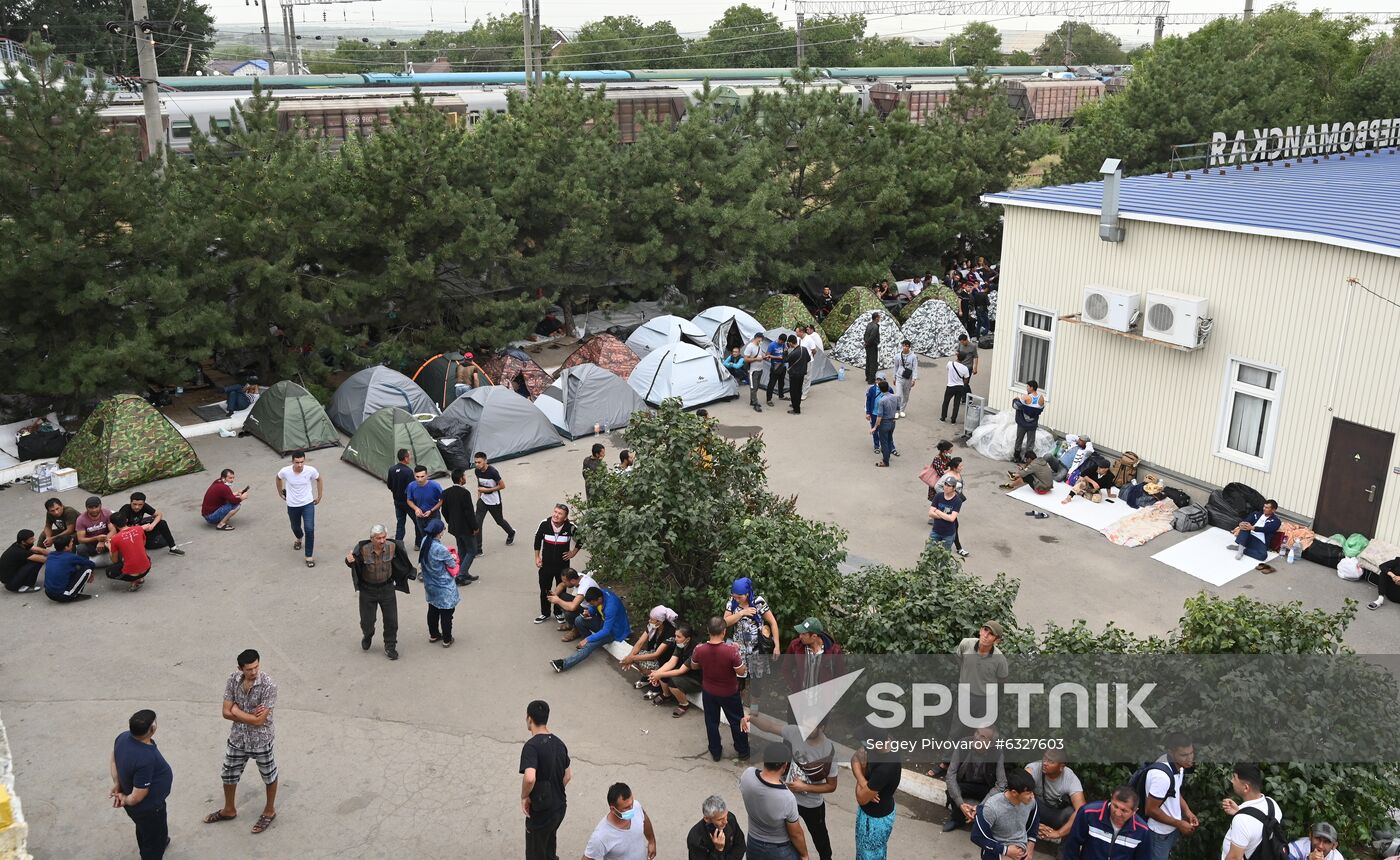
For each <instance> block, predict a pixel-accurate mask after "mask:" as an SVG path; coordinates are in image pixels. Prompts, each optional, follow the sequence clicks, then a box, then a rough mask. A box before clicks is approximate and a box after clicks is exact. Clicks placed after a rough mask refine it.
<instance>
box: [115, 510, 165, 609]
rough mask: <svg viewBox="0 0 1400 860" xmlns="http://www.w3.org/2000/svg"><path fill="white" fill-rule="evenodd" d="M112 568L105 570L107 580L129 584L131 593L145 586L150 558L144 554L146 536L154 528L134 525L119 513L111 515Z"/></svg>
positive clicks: (149, 568)
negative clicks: (114, 531)
mask: <svg viewBox="0 0 1400 860" xmlns="http://www.w3.org/2000/svg"><path fill="white" fill-rule="evenodd" d="M112 528H114V529H115V530H116V534H115V535H113V536H112V550H111V552H112V566H111V567H109V568H108V569H107V578H108V579H120V580H121V581H122V582H129V583H131V589H130V590H131V591H138V590H140V588H141V586H143V585H145V584H146V574H148V573H150V572H151V557H150V555H148V554H147V553H146V534H147V533H148V532H150V531H151V530H152V529H153V528H154V526H152V525H151V524H150V523H147V524H146V525H144V526H143V525H136V524H134V523H132V522H131V521H129V520H128V519H127V518H126V517H125V516H124V515H123V514H122V513H121V511H118V512H116V513H115V514H113V515H112Z"/></svg>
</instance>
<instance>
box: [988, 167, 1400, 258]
mask: <svg viewBox="0 0 1400 860" xmlns="http://www.w3.org/2000/svg"><path fill="white" fill-rule="evenodd" d="M982 199H983V201H985V202H987V203H999V204H1001V205H1004V206H1029V207H1034V208H1040V209H1056V210H1060V211H1064V212H1084V213H1089V214H1093V215H1098V214H1099V210H1100V207H1101V205H1102V203H1103V183H1102V182H1081V183H1077V184H1074V185H1057V186H1052V187H1049V188H1028V189H1024V190H1020V191H1004V192H1001V193H998V194H987V195H984V196H983V197H982ZM1119 212H1120V215H1121V217H1122V218H1124V219H1125V220H1129V221H1156V222H1160V223H1166V224H1180V225H1184V226H1190V227H1199V228H1202V229H1206V230H1227V231H1231V232H1239V233H1253V234H1256V235H1263V236H1282V237H1286V238H1293V239H1302V240H1304V241H1312V242H1322V243H1325V244H1328V245H1338V246H1341V247H1344V248H1356V249H1359V250H1365V251H1372V252H1375V253H1379V254H1387V255H1390V256H1400V150H1397V149H1394V148H1392V149H1386V150H1380V151H1370V152H1361V153H1353V154H1349V155H1346V156H1338V155H1333V156H1332V157H1330V158H1318V159H1317V163H1315V164H1314V163H1313V158H1312V157H1306V158H1304V159H1303V160H1302V162H1301V163H1298V162H1297V161H1291V162H1285V161H1275V162H1271V163H1260V164H1258V165H1253V164H1247V165H1244V167H1243V168H1241V169H1239V170H1237V169H1235V167H1233V166H1229V167H1217V168H1212V169H1210V170H1203V169H1202V168H1196V169H1194V170H1191V171H1189V172H1185V171H1177V172H1175V173H1172V174H1167V173H1158V174H1153V175H1151V176H1131V177H1126V178H1124V179H1123V181H1122V189H1121V194H1120V197H1119Z"/></svg>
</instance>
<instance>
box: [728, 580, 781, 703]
mask: <svg viewBox="0 0 1400 860" xmlns="http://www.w3.org/2000/svg"><path fill="white" fill-rule="evenodd" d="M724 624H725V626H726V627H729V628H731V629H730V633H729V641H730V642H732V643H733V644H734V646H735V647H737V648H738V649H739V655H740V656H741V657H743V658H744V665H746V666H748V667H749V677H750V678H762V677H765V676H766V675H767V674H768V656H769V655H770V654H771V655H772V656H774V657H777V656H778V620H777V619H776V618H774V617H773V611H772V610H771V609H769V608H768V601H766V600H764V599H763V598H762V597H761V596H760V595H758V594H757V593H756V592H755V591H754V587H753V580H752V579H749V578H748V577H747V576H745V577H743V578H741V579H736V580H734V587H733V588H731V589H730V596H729V602H728V603H727V604H725V607H724Z"/></svg>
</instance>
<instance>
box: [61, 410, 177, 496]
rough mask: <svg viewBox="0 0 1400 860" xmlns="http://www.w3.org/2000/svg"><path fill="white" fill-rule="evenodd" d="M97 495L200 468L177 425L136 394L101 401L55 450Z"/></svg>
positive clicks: (62, 461) (63, 463)
mask: <svg viewBox="0 0 1400 860" xmlns="http://www.w3.org/2000/svg"><path fill="white" fill-rule="evenodd" d="M58 465H60V466H64V467H67V468H71V469H77V470H78V480H79V482H80V483H81V484H82V486H83V487H84V488H85V489H87V490H91V491H92V492H94V493H97V494H98V495H104V496H105V495H106V494H108V493H114V492H116V491H117V490H124V489H126V488H127V487H134V486H136V485H137V484H145V483H149V482H151V481H159V480H160V479H161V478H174V477H176V476H177V475H188V474H189V473H190V472H198V471H199V470H201V469H203V468H204V464H202V463H200V462H199V457H198V456H197V455H196V454H195V453H194V448H191V447H190V443H189V442H187V441H185V437H183V436H181V435H180V431H179V429H177V428H176V427H175V425H174V424H171V423H170V421H169V420H168V419H166V417H165V416H164V415H162V414H160V413H159V412H157V411H156V409H155V407H154V406H152V405H151V404H149V403H147V402H146V401H145V400H143V399H141V398H140V397H137V396H136V395H135V394H118V395H117V396H116V397H112V398H110V399H107V400H104V401H102V402H101V403H100V404H98V406H97V408H96V409H94V410H93V412H92V414H91V415H89V416H88V419H87V420H86V421H84V422H83V426H82V427H81V428H79V430H78V432H77V433H76V434H74V436H73V438H72V439H71V440H70V441H69V442H68V447H66V448H64V449H63V453H62V454H60V455H59V458H58Z"/></svg>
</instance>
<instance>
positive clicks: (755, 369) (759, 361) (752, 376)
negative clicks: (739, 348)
mask: <svg viewBox="0 0 1400 860" xmlns="http://www.w3.org/2000/svg"><path fill="white" fill-rule="evenodd" d="M763 358H764V350H763V333H762V332H758V333H757V334H755V335H754V336H753V339H752V340H750V341H749V343H748V345H747V346H745V347H744V366H745V368H747V370H748V375H749V405H750V406H752V407H753V411H755V412H762V411H763V407H762V406H759V405H758V389H759V387H760V386H761V385H763V374H762V372H761V371H762V370H763Z"/></svg>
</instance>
